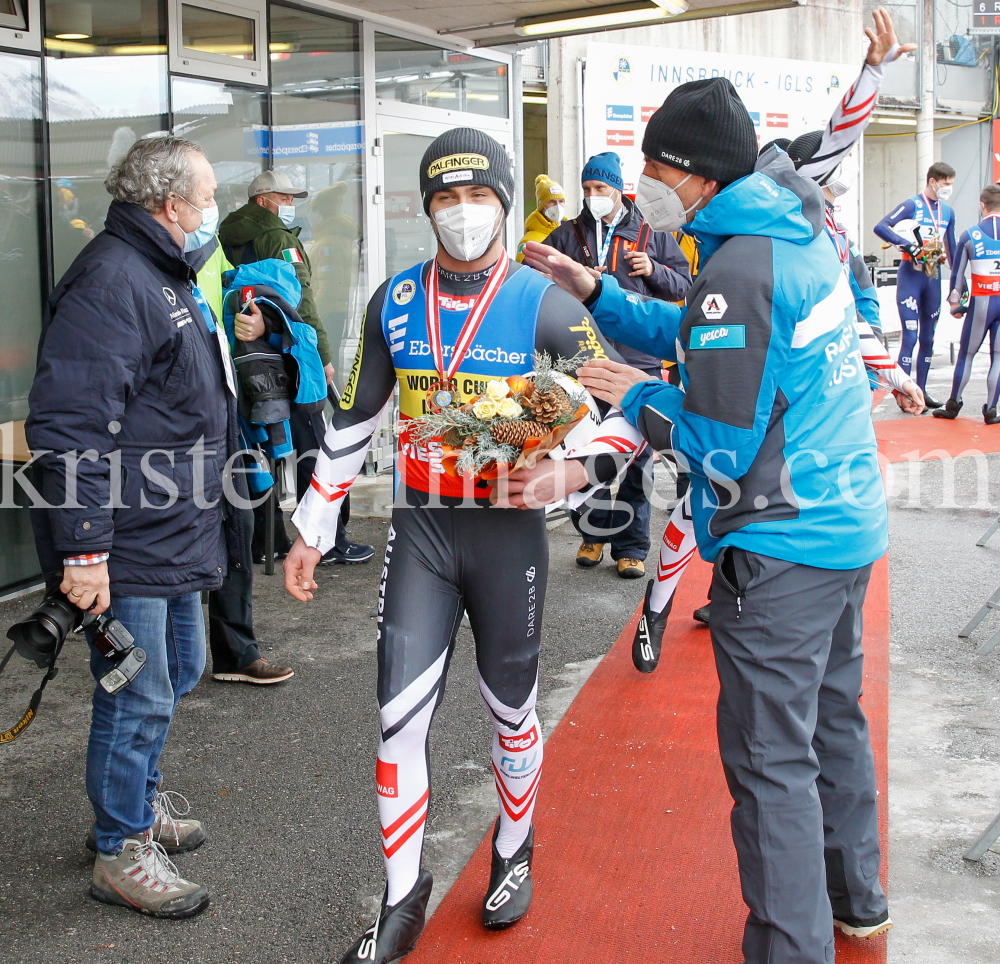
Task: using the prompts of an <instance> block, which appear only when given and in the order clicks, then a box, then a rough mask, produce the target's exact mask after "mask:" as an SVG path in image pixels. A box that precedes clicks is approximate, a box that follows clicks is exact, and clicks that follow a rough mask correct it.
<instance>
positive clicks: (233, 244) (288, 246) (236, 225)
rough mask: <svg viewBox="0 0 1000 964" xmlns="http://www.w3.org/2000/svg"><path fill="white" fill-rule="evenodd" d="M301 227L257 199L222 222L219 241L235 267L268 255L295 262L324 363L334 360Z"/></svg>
mask: <svg viewBox="0 0 1000 964" xmlns="http://www.w3.org/2000/svg"><path fill="white" fill-rule="evenodd" d="M301 230H302V229H301V228H287V227H285V222H284V221H282V220H281V218H279V217H278V215H277V214H272V213H271V212H270V211H268V210H267V209H266V208H262V207H261V206H260V205H259V204H257V203H256V202H254V201H248V202H247V203H246V204H244V205H243V207H241V208H238V209H237V210H235V211H233V213H232V214H230V215H228V216H227V217H226V219H225V220H224V221H223V222H222V224H221V225H219V240H220V241H221V242H222V247H223V249H224V250H225V252H226V257H227V258H228V259H229V261H230V263H231V264H232V265H233V267H235V268H238V267H239V266H240V265H241V264H252V263H253V262H255V261H263V260H264V259H265V258H278V259H279V260H283V261H288V262H290V263H291V264H294V265H295V273H296V274H297V275H298V277H299V284H301V285H302V301H301V303H300V304H299V315H300V316H301V318H302V320H303V321H304V322H305V323H306V324H307V325H311V326H312V327H313V328H315V329H316V344H317V346H318V347H319V357H320V359H321V360H322V362H323V364H324V365H326V364H327V363H328V362H330V361H332V360H333V354H332V353H331V351H330V340H329V338H328V337H327V334H326V329H325V328H324V327H323V322H322V320H321V319H320V317H319V312H318V311H317V310H316V301H315V299H314V297H313V290H312V264H311V263H310V261H309V255H308V254H306V249H305V248H304V247H303V246H302V242H301V241H300V240H299V232H300V231H301Z"/></svg>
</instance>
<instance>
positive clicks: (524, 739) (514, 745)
mask: <svg viewBox="0 0 1000 964" xmlns="http://www.w3.org/2000/svg"><path fill="white" fill-rule="evenodd" d="M497 739H498V740H499V741H500V746H502V747H503V748H504V749H505V750H509V751H510V752H511V753H522V752H523V751H525V750H530V749H531V748H532V747H533V746H534V745H535V744H536V743H537V742H538V729H537V728H536V727H534V726H533V727H532V728H531V729H530V730H528V732H527V733H522V734H521V735H520V736H504V735H503V734H502V733H498V734H497Z"/></svg>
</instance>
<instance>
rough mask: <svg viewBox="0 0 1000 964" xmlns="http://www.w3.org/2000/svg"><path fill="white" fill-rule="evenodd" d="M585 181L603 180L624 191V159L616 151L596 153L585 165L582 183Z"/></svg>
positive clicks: (581, 177) (581, 178)
mask: <svg viewBox="0 0 1000 964" xmlns="http://www.w3.org/2000/svg"><path fill="white" fill-rule="evenodd" d="M584 181H603V182H604V183H605V184H610V185H611V186H612V187H614V188H617V189H618V190H619V191H624V190H625V182H624V181H623V180H622V159H621V158H620V157H619V156H618V155H617V154H616V153H615V152H614V151H606V152H605V153H603V154H595V155H594V156H593V157H592V158H591V159H590V160H589V161H587V163H586V164H585V165H584V167H583V173H582V174H581V175H580V183H581V184H582V183H583V182H584Z"/></svg>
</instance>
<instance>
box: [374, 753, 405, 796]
mask: <svg viewBox="0 0 1000 964" xmlns="http://www.w3.org/2000/svg"><path fill="white" fill-rule="evenodd" d="M375 789H376V790H377V791H378V795H379V796H380V797H398V796H399V783H398V780H397V778H396V764H395V763H386V762H385V760H380V759H378V758H377V757H376V759H375Z"/></svg>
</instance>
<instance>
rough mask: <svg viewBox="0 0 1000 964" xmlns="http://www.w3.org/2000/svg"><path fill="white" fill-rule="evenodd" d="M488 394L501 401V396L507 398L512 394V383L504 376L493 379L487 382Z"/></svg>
mask: <svg viewBox="0 0 1000 964" xmlns="http://www.w3.org/2000/svg"><path fill="white" fill-rule="evenodd" d="M486 394H487V395H488V396H489V397H490V398H494V399H496V400H497V401H500V399H501V398H506V397H507V396H508V395H509V394H510V385H508V384H507V383H506V382H505V381H504V380H503V379H502V378H494V379H491V380H490V381H488V382H487V383H486Z"/></svg>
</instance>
